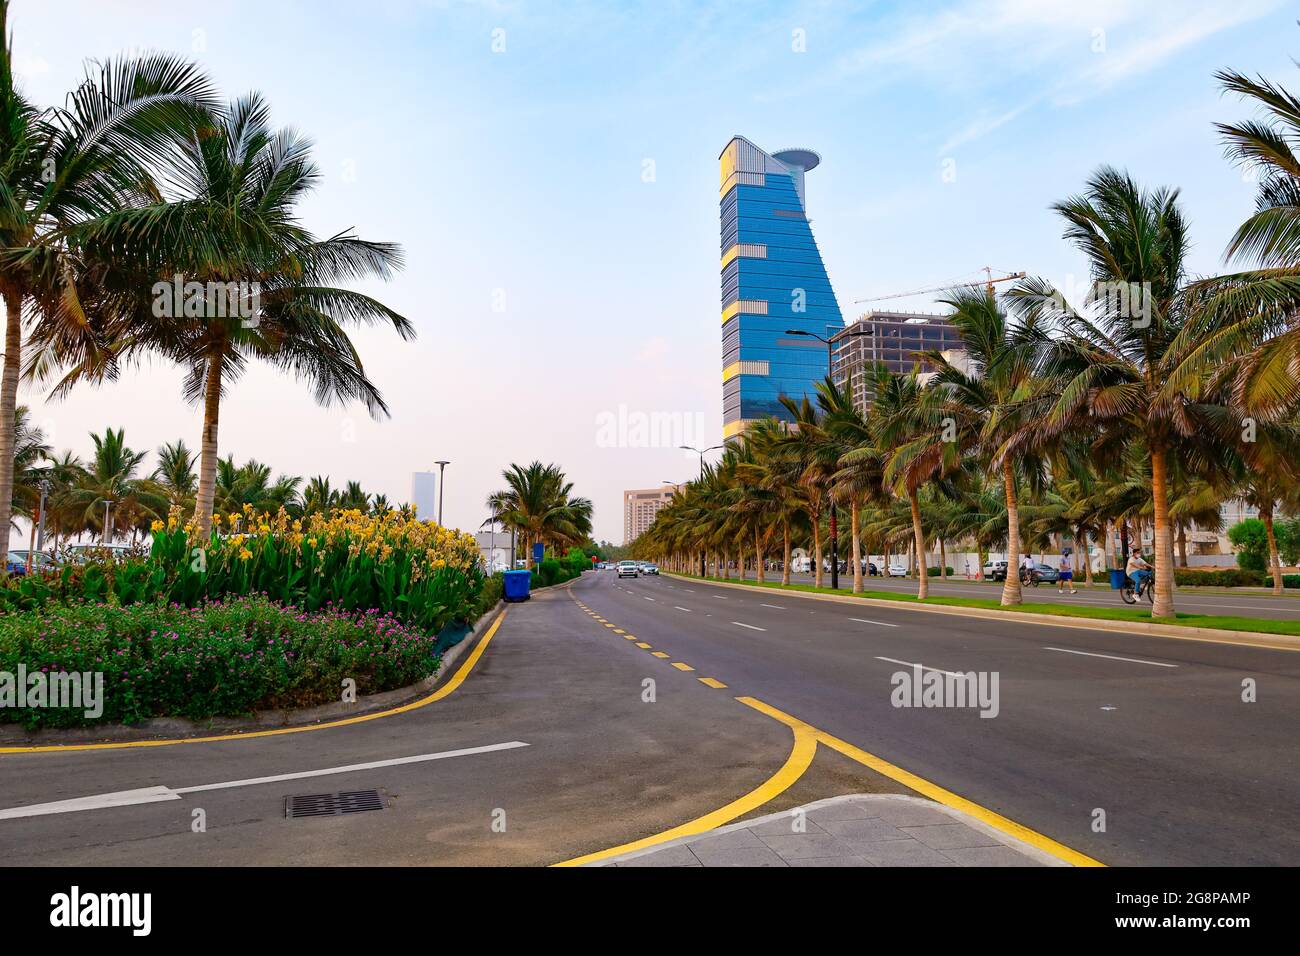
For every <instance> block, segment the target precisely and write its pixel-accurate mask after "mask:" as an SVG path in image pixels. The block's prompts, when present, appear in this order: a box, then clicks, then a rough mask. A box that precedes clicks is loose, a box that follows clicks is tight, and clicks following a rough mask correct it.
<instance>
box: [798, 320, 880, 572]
mask: <svg viewBox="0 0 1300 956" xmlns="http://www.w3.org/2000/svg"><path fill="white" fill-rule="evenodd" d="M785 334H786V335H806V336H809V337H810V338H814V339H816V340H817V341H818V342H824V343H825V344H826V377H827V378H828V379H830V380H831V382H832V383H833V382H834V381H835V346H834V345H833V344H832V343H831V340H830V339H826V338H822V337H821V336H820V335H818V334H817V333H816V332H805V331H804V330H803V329H786V330H785ZM875 334H876V330H875V329H874V328H872V329H855V330H852V331H850V332H849V333H848V334H847V335H846V336H845V337H846V338H856V337H857V336H860V335H875ZM831 589H832V590H835V591H838V590H839V589H840V540H839V534H838V528H837V521H836V512H835V495H834V494H832V495H831Z"/></svg>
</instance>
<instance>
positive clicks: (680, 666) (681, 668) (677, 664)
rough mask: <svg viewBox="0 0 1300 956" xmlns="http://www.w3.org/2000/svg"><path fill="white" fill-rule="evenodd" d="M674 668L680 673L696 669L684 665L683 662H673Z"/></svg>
mask: <svg viewBox="0 0 1300 956" xmlns="http://www.w3.org/2000/svg"><path fill="white" fill-rule="evenodd" d="M673 667H676V668H677V669H678V670H679V671H693V670H695V668H694V667H692V666H691V665H690V664H683V663H682V662H681V661H673Z"/></svg>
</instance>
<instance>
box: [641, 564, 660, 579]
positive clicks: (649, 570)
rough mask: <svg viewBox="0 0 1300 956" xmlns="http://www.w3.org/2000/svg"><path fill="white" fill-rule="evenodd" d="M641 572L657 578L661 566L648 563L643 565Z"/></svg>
mask: <svg viewBox="0 0 1300 956" xmlns="http://www.w3.org/2000/svg"><path fill="white" fill-rule="evenodd" d="M641 570H642V571H644V572H645V573H646V574H653V575H655V576H656V577H658V575H659V565H657V564H655V563H653V562H647V563H646V564H643V565H641Z"/></svg>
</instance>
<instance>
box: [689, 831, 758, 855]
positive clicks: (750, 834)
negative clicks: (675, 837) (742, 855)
mask: <svg viewBox="0 0 1300 956" xmlns="http://www.w3.org/2000/svg"><path fill="white" fill-rule="evenodd" d="M766 845H767V844H765V843H764V842H763V841H762V840H760V839H759V838H758V835H757V834H756V833H754V831H752V830H750V829H749V828H748V827H745V828H743V829H740V830H732V831H731V832H729V833H719V834H716V835H714V836H706V837H702V838H701V839H698V840H692V841H691V842H690V844H689V846H690V848H691V850H692V851H693V852H694V853H695V854H696V855H699V853H700V851H701V850H703V851H704V852H706V853H708V852H712V851H713V850H734V849H736V848H737V847H742V846H766Z"/></svg>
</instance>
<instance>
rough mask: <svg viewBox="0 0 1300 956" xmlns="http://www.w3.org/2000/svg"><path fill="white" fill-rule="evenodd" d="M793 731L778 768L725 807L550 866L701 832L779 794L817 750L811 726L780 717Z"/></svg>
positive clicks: (590, 860) (580, 863)
mask: <svg viewBox="0 0 1300 956" xmlns="http://www.w3.org/2000/svg"><path fill="white" fill-rule="evenodd" d="M783 723H785V724H786V725H787V726H789V727H790V729H791V731H793V732H794V745H793V746H792V747H791V748H790V756H789V757H787V758H786V761H785V763H784V764H783V765H782V767H781V769H780V770H778V771H777V772H776V773H774V774H773V775H772V776H771V777H769V778H768V779H767V780H765V781H763V783H761V784H759V785H758V786H757V787H755V788H754V789H753V790H751V791H749V793H747V794H745V795H744V796H743V797H741V798H739V799H738V800H733V801H732V802H731V803H729V804H727V805H726V806H725V807H719V808H718V809H717V810H714V811H713V812H712V813H707V814H705V815H704V816H702V817H698V818H697V819H695V820H691V821H690V822H689V823H683V824H682V825H681V826H677V827H673V828H672V829H671V830H665V831H663V832H662V833H656V834H655V835H654V836H648V837H646V838H645V839H643V840H636V841H634V842H632V843H624V844H623V845H622V846H615V847H610V848H609V849H608V850H600V851H598V852H596V853H588V854H587V855H586V856H579V857H574V858H573V859H572V860H565V861H564V862H562V863H552V864H551V865H552V866H583V865H584V864H587V863H594V862H596V861H597V860H605V859H608V858H609V857H612V856H619V855H621V854H623V853H631V852H632V851H633V850H644V849H645V848H646V847H651V846H655V845H657V844H659V843H665V842H667V841H668V840H675V839H677V838H678V837H684V836H694V835H695V834H697V833H704V832H706V831H708V830H712V829H715V828H716V827H720V826H722V825H723V824H725V823H730V822H731V821H732V820H734V819H736V818H737V817H739V816H742V815H744V814H746V813H748V812H749V811H751V810H756V809H757V808H759V807H761V806H762V805H763V804H765V803H767V802H768V801H769V800H772V799H774V798H775V797H778V796H780V795H781V794H782V793H784V792H785V791H786V790H788V789H790V787H791V785H793V784H794V782H795V781H796V780H798V779H799V778H800V777H802V776H803V774H804V771H805V770H807V769H808V766H809V765H810V764H811V763H812V759H813V754H814V753H816V751H817V739H816V737H815V736H814V731H813V728H811V727H809V726H808V725H807V724H804V723H801V722H800V721H797V720H794V719H793V718H791V720H790V721H783Z"/></svg>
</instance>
